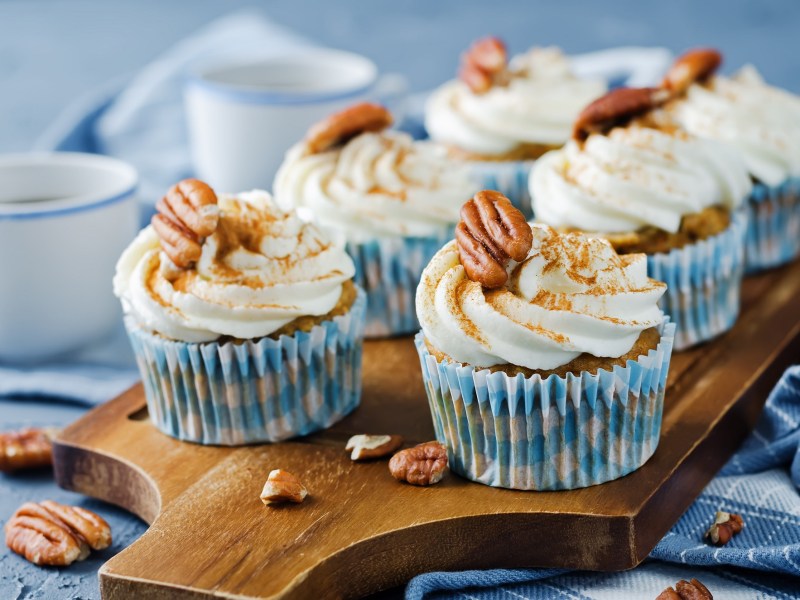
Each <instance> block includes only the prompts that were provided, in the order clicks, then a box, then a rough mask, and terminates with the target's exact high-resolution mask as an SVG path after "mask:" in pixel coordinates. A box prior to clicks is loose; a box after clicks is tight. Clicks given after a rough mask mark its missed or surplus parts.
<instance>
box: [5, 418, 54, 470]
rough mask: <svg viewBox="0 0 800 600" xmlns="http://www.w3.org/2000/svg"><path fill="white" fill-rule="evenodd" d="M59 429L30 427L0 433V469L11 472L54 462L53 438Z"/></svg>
mask: <svg viewBox="0 0 800 600" xmlns="http://www.w3.org/2000/svg"><path fill="white" fill-rule="evenodd" d="M57 433H58V429H55V428H53V427H48V428H43V429H42V428H38V427H28V428H25V429H21V430H19V431H7V432H5V433H0V471H3V472H4V473H11V472H12V471H21V470H23V469H34V468H38V467H47V466H49V465H52V464H53V438H54V437H55V436H56V434H57Z"/></svg>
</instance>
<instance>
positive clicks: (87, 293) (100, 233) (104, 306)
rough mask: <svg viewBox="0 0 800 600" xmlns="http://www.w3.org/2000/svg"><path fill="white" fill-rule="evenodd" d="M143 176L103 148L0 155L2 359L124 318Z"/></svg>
mask: <svg viewBox="0 0 800 600" xmlns="http://www.w3.org/2000/svg"><path fill="white" fill-rule="evenodd" d="M136 184H137V174H136V170H135V169H134V168H133V167H131V166H129V165H128V164H126V163H124V162H121V161H118V160H115V159H112V158H108V157H104V156H97V155H93V154H77V153H52V154H16V155H5V156H3V155H0V362H6V363H25V362H35V361H39V360H43V359H47V358H50V357H53V356H57V355H60V354H64V353H66V352H69V351H71V350H74V349H77V348H80V347H81V346H84V345H86V344H88V343H90V342H92V341H95V340H97V339H100V338H102V337H104V336H105V335H107V334H109V333H110V332H111V330H112V329H113V328H114V326H115V325H117V324H118V323H119V322H120V318H121V310H120V307H119V301H118V300H117V299H116V298H115V297H114V294H113V292H112V287H111V280H112V277H113V275H114V265H115V264H116V261H117V258H118V257H119V255H120V254H121V253H122V250H123V249H124V248H125V246H127V244H128V243H129V242H130V240H131V239H133V237H134V236H135V235H136V232H137V230H138V227H139V207H138V205H137V203H136V197H135V190H136Z"/></svg>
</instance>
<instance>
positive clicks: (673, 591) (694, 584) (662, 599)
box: [656, 578, 714, 600]
mask: <svg viewBox="0 0 800 600" xmlns="http://www.w3.org/2000/svg"><path fill="white" fill-rule="evenodd" d="M656 600H714V596H712V595H711V592H709V591H708V588H707V587H706V586H704V585H703V584H702V583H700V582H699V581H698V580H697V579H694V578H692V580H691V581H686V580H685V579H681V580H680V581H679V582H678V583H676V584H675V587H674V588H673V587H668V588H667V589H665V590H664V591H663V592H661V593H660V594H659V595H658V596H657V597H656Z"/></svg>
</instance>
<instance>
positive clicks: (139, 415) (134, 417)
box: [128, 406, 150, 421]
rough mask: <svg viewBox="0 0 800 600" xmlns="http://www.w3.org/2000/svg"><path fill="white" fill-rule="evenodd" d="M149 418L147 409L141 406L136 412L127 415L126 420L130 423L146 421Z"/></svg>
mask: <svg viewBox="0 0 800 600" xmlns="http://www.w3.org/2000/svg"><path fill="white" fill-rule="evenodd" d="M149 418H150V413H148V412H147V407H146V406H143V407H142V408H140V409H139V410H136V411H134V412H132V413H131V414H129V415H128V419H129V420H131V421H147V419H149Z"/></svg>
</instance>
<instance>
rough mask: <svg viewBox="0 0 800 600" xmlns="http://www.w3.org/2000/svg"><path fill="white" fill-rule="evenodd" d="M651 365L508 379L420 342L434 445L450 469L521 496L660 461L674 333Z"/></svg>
mask: <svg viewBox="0 0 800 600" xmlns="http://www.w3.org/2000/svg"><path fill="white" fill-rule="evenodd" d="M660 332H661V341H660V342H659V344H658V346H657V347H656V348H655V349H654V350H651V351H650V352H649V353H648V354H647V355H646V356H645V355H642V356H640V357H639V359H638V360H637V361H632V360H630V361H628V364H627V365H626V366H625V367H624V368H623V367H614V369H613V371H606V370H600V371H598V372H597V373H596V374H594V375H591V374H589V373H588V372H583V373H581V374H580V375H572V374H569V375H567V376H566V377H558V376H556V375H551V376H550V377H548V378H547V379H542V378H541V376H539V375H534V376H533V377H529V378H524V377H523V376H522V375H517V376H515V377H511V376H509V375H506V374H505V373H503V372H497V373H491V372H490V371H488V370H486V369H484V370H475V369H474V368H473V367H469V366H464V365H461V364H458V363H452V362H439V361H437V360H436V358H435V357H434V356H432V355H431V354H430V353H429V352H428V350H427V348H426V346H425V342H424V338H423V335H422V333H419V334H417V337H416V338H415V342H416V345H417V352H418V353H419V357H420V363H421V365H422V377H423V380H424V383H425V389H426V391H427V394H428V401H429V403H430V408H431V414H432V416H433V426H434V429H435V430H436V439H437V440H439V442H441V443H442V444H444V445H445V447H446V448H447V454H448V460H449V465H450V469H451V470H452V471H453V472H454V473H457V474H459V475H461V476H463V477H466V478H467V479H471V480H473V481H477V482H479V483H483V484H486V485H490V486H494V487H504V488H513V489H518V490H567V489H575V488H581V487H587V486H590V485H595V484H598V483H603V482H606V481H611V480H612V479H617V478H619V477H622V476H623V475H627V474H628V473H630V472H631V471H634V470H636V469H638V468H639V467H640V466H642V465H643V464H644V463H645V462H647V460H648V459H649V458H650V457H651V456H652V455H653V452H655V450H656V447H657V446H658V440H659V435H660V433H661V415H662V410H663V406H664V389H665V387H666V382H667V373H668V371H669V362H670V356H671V353H672V343H673V335H674V332H675V325H674V324H673V323H670V322H669V319H668V318H666V319H665V321H664V322H663V323H662V325H661V327H660Z"/></svg>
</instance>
